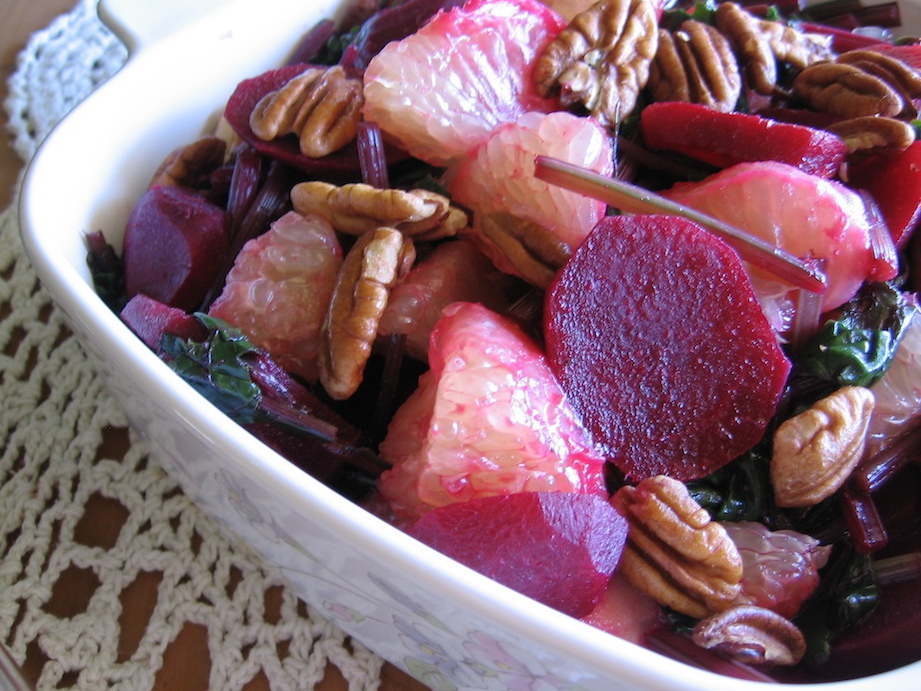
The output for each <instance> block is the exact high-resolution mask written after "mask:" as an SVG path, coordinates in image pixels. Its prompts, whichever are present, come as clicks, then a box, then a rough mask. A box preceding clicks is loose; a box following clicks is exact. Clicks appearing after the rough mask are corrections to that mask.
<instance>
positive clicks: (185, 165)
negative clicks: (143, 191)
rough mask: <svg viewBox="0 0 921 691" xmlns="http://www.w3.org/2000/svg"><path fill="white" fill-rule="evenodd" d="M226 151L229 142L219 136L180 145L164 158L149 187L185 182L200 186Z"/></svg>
mask: <svg viewBox="0 0 921 691" xmlns="http://www.w3.org/2000/svg"><path fill="white" fill-rule="evenodd" d="M226 152H227V142H226V141H224V140H223V139H222V138H220V137H217V136H207V137H201V138H199V139H197V140H195V141H194V142H192V143H191V144H186V145H185V146H180V147H179V148H178V149H174V150H173V151H172V152H170V154H169V156H167V157H166V158H165V159H163V162H162V163H161V164H160V166H159V167H158V168H157V170H156V171H155V172H154V174H153V177H152V178H151V180H150V187H153V186H155V185H182V186H183V187H190V188H192V189H197V188H198V186H199V184H200V183H201V179H202V178H203V177H205V176H207V175H209V174H210V173H211V172H212V171H214V170H215V169H216V168H218V167H219V166H220V165H221V164H222V163H223V162H224V156H225V154H226Z"/></svg>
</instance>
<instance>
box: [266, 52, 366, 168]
mask: <svg viewBox="0 0 921 691" xmlns="http://www.w3.org/2000/svg"><path fill="white" fill-rule="evenodd" d="M363 103H364V98H363V96H362V87H361V81H360V80H358V79H353V78H350V77H348V76H347V75H346V73H345V70H344V69H343V68H342V67H341V66H339V65H334V66H332V67H311V68H308V69H307V70H305V71H304V72H302V73H301V74H299V75H298V76H296V77H294V78H292V79H290V80H289V81H288V82H287V83H286V84H284V85H283V86H282V87H281V88H280V89H278V90H276V91H271V92H269V93H267V94H266V95H265V96H263V97H262V98H261V99H260V100H259V102H258V103H257V104H256V106H255V107H254V108H253V112H252V113H250V118H249V125H250V127H251V128H252V130H253V133H254V134H255V135H256V136H257V137H259V138H260V139H262V140H264V141H271V140H272V139H275V138H276V137H280V136H283V135H286V134H295V135H297V137H298V139H299V142H300V150H301V153H303V154H304V155H305V156H311V157H313V158H319V157H322V156H326V155H328V154H331V153H333V152H334V151H338V150H339V149H341V148H342V147H343V146H345V145H346V144H348V143H349V142H351V141H352V140H353V139H354V138H355V135H356V134H357V132H358V122H359V120H360V119H361V108H362V105H363Z"/></svg>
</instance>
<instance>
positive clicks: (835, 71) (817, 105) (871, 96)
mask: <svg viewBox="0 0 921 691" xmlns="http://www.w3.org/2000/svg"><path fill="white" fill-rule="evenodd" d="M792 90H793V94H794V95H795V96H796V97H797V98H800V99H801V100H803V101H804V102H805V103H806V104H807V105H808V106H809V107H811V108H813V109H815V110H818V111H821V112H823V113H828V114H830V115H834V116H836V117H839V118H859V117H864V116H868V115H881V116H883V117H896V116H897V115H898V114H899V113H901V112H902V111H903V110H904V109H905V99H903V98H902V96H901V95H900V94H899V92H898V91H897V90H896V89H894V88H893V87H892V86H891V85H890V84H888V83H887V82H886V81H885V80H883V79H881V78H880V77H877V76H876V75H873V74H870V73H869V72H866V71H864V70H862V69H861V68H860V67H859V66H858V65H849V64H846V63H841V62H822V63H818V64H815V65H811V66H810V67H807V68H806V69H804V70H803V71H802V72H800V73H799V74H798V75H796V77H795V78H794V79H793V85H792Z"/></svg>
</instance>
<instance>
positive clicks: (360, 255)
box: [318, 228, 416, 400]
mask: <svg viewBox="0 0 921 691" xmlns="http://www.w3.org/2000/svg"><path fill="white" fill-rule="evenodd" d="M415 255H416V253H415V249H414V247H413V243H412V240H410V239H409V238H407V237H406V236H404V235H403V234H402V233H401V232H400V231H399V230H396V229H394V228H378V229H376V230H373V231H371V232H369V233H365V234H364V235H362V236H361V237H359V238H358V240H356V241H355V244H354V245H353V246H352V248H351V249H350V250H349V252H348V254H347V255H346V256H345V259H344V260H343V262H342V267H341V268H340V269H339V276H338V278H337V281H336V285H335V287H334V288H333V293H332V297H331V299H330V303H329V307H328V309H327V312H326V319H325V320H324V324H323V329H322V330H321V333H320V349H319V359H318V364H319V371H320V382H321V383H322V384H323V388H324V389H326V392H327V393H328V394H329V395H330V396H331V397H332V398H334V399H336V400H344V399H346V398H348V397H349V396H351V395H352V394H353V393H355V391H356V390H357V389H358V386H359V385H360V384H361V381H362V379H363V377H364V368H365V365H366V363H367V361H368V357H369V356H370V355H371V347H372V345H373V344H374V339H375V338H376V337H377V329H378V325H379V324H380V319H381V315H382V314H383V313H384V309H385V308H386V307H387V302H388V300H389V297H390V290H391V288H393V286H395V285H396V284H397V282H398V281H399V280H400V279H401V278H402V277H403V276H405V275H406V273H407V272H408V271H409V269H410V267H411V266H412V264H413V261H414V260H415Z"/></svg>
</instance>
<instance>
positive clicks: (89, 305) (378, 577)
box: [21, 0, 921, 691]
mask: <svg viewBox="0 0 921 691" xmlns="http://www.w3.org/2000/svg"><path fill="white" fill-rule="evenodd" d="M336 4H337V3H336V0H238V1H236V2H233V3H230V4H223V2H222V0H198V2H196V3H189V2H188V1H187V0H168V1H166V0H160V2H158V3H155V5H156V10H155V11H149V8H152V7H154V4H151V3H143V2H141V1H140V0H103V4H102V7H101V14H102V16H103V17H104V18H105V19H106V21H107V22H108V23H109V24H110V25H111V26H112V27H113V28H114V29H115V30H116V31H117V32H118V33H119V34H120V35H121V36H123V37H124V38H126V40H127V42H128V43H129V47H130V48H131V57H130V59H129V61H128V64H127V66H126V67H125V68H124V69H123V70H121V71H120V72H119V73H118V74H117V75H116V76H114V77H113V78H112V79H111V80H110V81H108V82H107V83H106V84H104V85H103V86H102V87H101V88H100V89H99V90H98V91H97V92H96V93H94V94H93V95H92V96H91V97H90V98H89V99H88V100H87V101H86V102H84V103H83V104H81V105H80V106H79V107H78V108H76V109H75V110H74V111H73V112H72V113H71V114H70V115H69V116H68V117H67V118H66V119H65V120H64V122H63V123H62V124H61V125H60V126H59V127H57V128H56V129H55V130H54V132H53V133H52V134H51V136H50V137H49V138H48V140H47V141H46V143H45V144H44V145H43V146H42V148H41V150H40V152H39V154H38V155H37V157H36V158H35V160H34V161H33V163H32V165H31V167H30V169H29V171H28V174H27V177H26V180H25V185H24V188H23V193H22V199H21V212H22V219H23V240H24V242H25V245H26V248H27V251H28V253H29V255H30V257H31V259H32V261H33V262H34V265H35V268H36V270H37V271H38V274H39V275H40V277H41V279H42V281H43V283H44V285H45V287H46V288H47V289H48V291H49V292H50V293H51V294H52V296H53V298H54V300H55V301H56V302H57V304H58V305H59V306H60V307H61V308H62V310H63V311H64V312H65V313H66V315H67V317H68V318H69V320H70V323H71V325H72V327H73V329H74V331H75V333H76V334H77V335H78V337H79V338H80V339H81V341H82V343H83V344H84V345H85V347H86V349H87V351H88V352H89V353H91V354H92V355H93V356H95V358H97V359H98V363H99V371H100V372H101V374H102V376H104V377H105V380H106V381H107V383H108V386H109V388H110V389H111V392H112V393H113V394H114V396H115V397H116V398H117V400H118V401H119V402H120V403H121V404H122V405H123V406H124V408H125V410H126V411H127V413H128V416H129V417H130V420H131V422H132V424H133V426H134V427H135V428H136V429H137V431H138V432H139V433H140V434H141V435H143V438H144V439H145V440H146V442H147V443H148V444H149V447H150V450H151V452H152V454H153V455H154V456H155V457H156V459H158V460H159V462H160V463H162V465H163V467H164V468H165V469H166V470H167V472H169V473H170V474H171V475H172V476H173V477H174V478H175V479H176V480H177V481H178V482H179V483H180V484H181V486H182V487H183V489H184V490H185V492H186V493H187V494H188V495H189V496H191V497H192V498H193V499H194V500H195V501H196V502H198V503H199V505H200V506H201V508H202V509H203V510H205V511H206V512H207V513H209V514H210V515H211V516H212V517H213V518H215V519H216V520H217V521H218V522H219V523H220V524H222V525H223V526H225V527H226V528H227V529H228V530H229V531H230V532H231V533H232V534H235V535H236V536H237V537H238V538H239V539H240V540H244V541H246V542H247V543H249V544H250V545H252V546H253V547H254V548H255V549H257V550H258V551H259V552H260V553H261V554H262V555H263V556H264V557H265V559H266V561H267V562H269V563H270V564H272V565H273V566H274V567H275V568H276V569H277V570H278V571H279V572H280V573H281V574H282V575H283V576H284V577H286V578H287V579H288V580H289V581H290V582H291V583H292V584H293V586H294V587H295V588H296V590H297V591H298V593H299V594H300V595H301V596H302V597H303V598H304V599H305V600H306V601H307V602H309V603H311V604H312V605H313V606H314V607H316V608H317V609H318V610H320V611H322V612H323V613H324V614H325V615H326V616H327V617H330V618H331V619H333V620H334V621H335V622H336V623H337V624H338V625H340V626H341V627H342V628H343V629H344V630H345V631H347V632H348V633H349V634H351V635H352V636H354V637H355V638H356V639H358V640H360V641H362V642H363V643H364V644H365V645H367V646H368V647H370V648H371V649H372V650H374V651H375V652H377V653H379V654H380V655H381V656H383V657H384V658H386V659H388V660H390V661H392V662H393V663H395V664H396V665H398V666H399V667H401V668H403V669H404V670H406V671H408V672H409V673H411V674H413V675H415V676H417V677H420V678H424V679H425V681H427V683H429V684H430V685H433V686H438V687H441V688H451V687H452V686H456V687H459V688H471V689H503V688H538V687H539V688H559V689H564V688H565V689H586V690H589V689H596V690H598V691H602V690H603V691H615V690H617V689H624V690H626V689H643V690H646V691H649V690H652V689H658V690H662V691H664V690H666V689H667V690H668V691H680V690H682V689H684V690H691V689H695V690H699V689H708V690H710V691H721V690H722V691H730V690H732V691H740V690H741V691H744V690H745V689H753V690H754V689H757V690H758V691H765V689H766V688H772V687H773V685H768V686H767V687H766V686H765V685H764V684H756V683H754V682H741V681H738V680H734V679H730V678H727V677H723V676H720V675H717V674H712V673H709V672H706V671H701V670H698V669H695V668H691V667H689V666H686V665H684V664H681V663H679V662H675V661H673V660H671V659H667V658H665V657H662V656H660V655H658V654H656V653H654V652H651V651H649V650H645V649H642V648H639V647H637V646H635V645H633V644H631V643H628V642H626V641H623V640H620V639H618V638H615V637H613V636H609V635H606V634H604V633H601V632H599V631H597V630H595V629H593V628H591V627H589V626H588V625H585V624H583V623H581V622H579V621H576V620H574V619H572V618H570V617H567V616H565V615H563V614H560V613H559V612H556V611H554V610H552V609H550V608H548V607H545V606H543V605H540V604H538V603H536V602H534V601H532V600H530V599H528V598H526V597H524V596H522V595H520V594H518V593H516V592H513V591H511V590H509V589H507V588H505V587H503V586H501V585H499V584H498V583H495V582H493V581H491V580H489V579H487V578H485V577H483V576H481V575H479V574H477V573H475V572H473V571H471V570H469V569H467V568H465V567H463V566H460V565H458V564H457V563H455V562H453V561H451V560H450V559H448V558H446V557H444V556H442V555H441V554H438V553H437V552H435V551H433V550H431V549H429V548H427V547H425V546H423V545H421V544H419V543H417V542H416V541H415V540H413V539H411V538H409V537H408V536H406V535H404V534H403V533H401V532H400V531H398V530H396V529H395V528H393V527H391V526H389V525H387V524H385V523H384V522H382V521H380V520H378V519H377V518H375V517H373V516H371V515H370V514H368V513H365V512H364V511H363V510H361V509H359V508H357V507H356V506H354V505H353V504H352V503H350V502H349V501H347V500H346V499H344V498H342V497H340V496H339V495H337V494H335V493H334V492H333V491H331V490H330V489H328V488H327V487H325V486H324V485H322V484H320V483H319V482H317V481H315V480H314V479H312V478H311V477H309V476H308V475H306V474H305V473H303V472H301V471H300V470H298V469H297V468H295V467H294V466H293V465H291V464H290V463H288V462H287V461H285V460H284V459H283V458H281V457H280V456H278V455H277V454H275V453H274V452H272V451H271V450H269V449H268V448H267V447H265V446H264V445H262V444H261V443H260V442H258V441H257V440H256V439H255V438H253V437H252V436H250V435H249V434H247V433H246V432H244V431H243V429H242V428H240V427H238V426H237V425H236V424H234V423H233V422H231V421H230V420H229V419H228V418H226V417H225V416H224V415H223V414H221V413H220V412H219V411H218V410H217V409H216V408H214V407H212V406H211V405H210V404H209V403H207V402H206V401H205V400H204V399H202V398H200V397H199V396H198V395H197V394H196V393H194V392H193V391H192V389H191V388H190V387H188V386H187V385H186V384H185V383H184V382H183V381H182V380H180V379H179V378H178V377H177V376H176V375H174V374H173V373H172V372H171V371H170V370H169V369H168V368H167V366H166V365H164V364H163V363H162V362H161V361H160V360H159V359H158V358H157V357H156V356H155V355H154V354H153V353H152V352H151V351H149V350H148V349H147V348H146V347H144V346H143V344H142V343H141V342H140V341H139V340H138V339H137V338H135V336H134V335H133V334H132V333H131V332H130V331H129V330H128V329H127V328H126V327H125V325H124V324H123V323H122V322H121V321H120V320H119V318H118V317H117V316H116V315H115V314H113V313H112V312H110V311H109V310H108V309H107V308H106V307H105V306H104V305H103V303H102V302H101V301H100V299H99V298H98V297H97V296H96V295H95V293H94V292H93V289H92V287H91V284H90V282H89V276H88V271H87V268H86V265H85V252H84V245H83V240H82V237H83V235H84V233H86V232H87V231H94V230H98V229H101V230H102V231H103V232H104V233H105V235H106V237H107V238H108V239H109V241H110V242H113V244H115V245H116V247H119V243H120V238H121V233H122V230H123V228H124V225H125V220H126V218H127V216H128V212H129V210H130V208H131V206H132V204H133V203H134V201H135V200H136V199H137V198H138V197H139V196H140V194H141V192H142V191H143V189H144V188H145V186H146V183H147V181H148V180H149V179H150V176H151V174H152V172H153V169H154V168H155V167H156V165H157V164H158V163H159V161H161V160H162V159H163V157H164V156H165V155H166V154H167V153H168V152H169V151H171V150H172V149H173V148H174V147H175V146H177V145H178V144H181V143H185V142H187V141H190V140H192V139H194V138H195V137H196V136H198V135H199V134H201V133H202V132H203V131H205V130H206V129H207V128H208V127H209V126H210V125H212V124H213V122H214V118H215V116H216V114H217V113H218V112H219V109H220V107H221V105H222V104H223V102H224V101H225V100H226V98H227V97H228V95H229V94H230V93H231V91H232V90H233V87H234V86H235V85H236V84H237V82H238V81H240V80H241V79H243V78H246V77H249V76H253V75H255V74H258V73H259V72H261V71H262V70H264V69H268V68H270V67H273V66H275V65H277V64H279V63H280V62H281V61H282V60H283V58H284V57H285V54H286V53H287V52H288V51H289V49H290V47H291V46H292V45H293V43H294V42H295V40H296V39H297V38H298V37H299V36H300V35H301V33H302V32H303V31H304V30H306V29H308V28H309V27H311V26H312V25H313V24H314V23H315V22H316V21H317V20H318V19H320V18H321V17H323V16H327V15H328V14H330V13H332V12H334V10H335V6H336ZM145 5H146V6H147V8H148V9H147V10H145ZM173 5H175V6H174V7H173ZM913 11H914V9H913ZM177 19H181V20H182V21H178V20H177ZM916 25H919V26H921V23H918V24H916ZM919 679H921V663H916V664H912V665H910V666H908V667H905V668H902V669H899V670H896V671H893V672H890V673H887V674H884V675H879V676H876V677H872V678H865V679H860V680H855V681H851V682H846V683H838V684H826V685H819V686H809V687H806V686H803V687H798V686H786V687H783V688H787V689H790V688H803V689H805V688H810V689H812V690H813V691H826V690H828V691H830V690H832V689H834V690H835V691H844V689H850V690H853V691H858V690H859V691H871V690H876V689H879V688H887V689H889V691H907V690H908V689H917V688H919ZM777 688H780V687H777Z"/></svg>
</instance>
